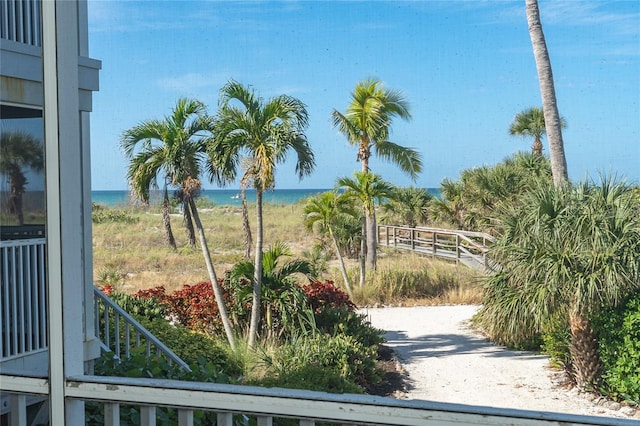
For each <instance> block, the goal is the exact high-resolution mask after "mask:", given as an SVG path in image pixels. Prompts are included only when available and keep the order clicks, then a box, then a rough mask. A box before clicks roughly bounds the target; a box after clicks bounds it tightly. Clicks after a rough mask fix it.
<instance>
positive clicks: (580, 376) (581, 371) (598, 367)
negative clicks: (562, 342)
mask: <svg viewBox="0 0 640 426" xmlns="http://www.w3.org/2000/svg"><path fill="white" fill-rule="evenodd" d="M569 326H570V327H571V345H570V346H569V351H570V353H571V360H572V361H571V363H572V367H573V368H572V372H573V376H574V379H575V381H576V385H577V386H578V387H579V388H580V389H585V390H597V389H598V386H599V384H600V377H601V375H602V362H601V361H600V351H599V348H598V339H597V337H596V334H595V333H594V331H593V328H592V327H591V321H590V320H589V319H588V318H587V317H586V316H584V315H580V314H572V315H570V316H569Z"/></svg>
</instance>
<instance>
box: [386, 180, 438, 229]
mask: <svg viewBox="0 0 640 426" xmlns="http://www.w3.org/2000/svg"><path fill="white" fill-rule="evenodd" d="M432 200H433V195H431V194H429V193H428V192H427V190H426V189H424V188H416V187H414V186H409V187H403V188H396V190H395V193H394V195H393V199H391V200H389V202H388V203H384V204H382V210H383V211H384V213H385V217H386V220H389V219H391V220H393V221H394V222H395V223H398V222H397V221H398V220H400V222H401V223H402V224H404V225H406V226H410V227H412V228H415V227H416V226H418V224H424V223H426V222H428V221H429V213H430V211H431V201H432Z"/></svg>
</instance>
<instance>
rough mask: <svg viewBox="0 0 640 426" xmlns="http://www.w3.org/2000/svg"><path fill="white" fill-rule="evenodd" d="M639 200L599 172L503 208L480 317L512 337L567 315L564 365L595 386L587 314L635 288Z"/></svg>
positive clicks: (639, 283) (639, 275)
mask: <svg viewBox="0 0 640 426" xmlns="http://www.w3.org/2000/svg"><path fill="white" fill-rule="evenodd" d="M639 206H640V199H639V198H638V196H637V194H634V192H633V190H632V189H631V188H630V187H628V186H626V185H625V184H623V183H621V182H615V181H613V180H612V179H609V178H604V179H603V180H602V182H600V184H599V185H595V184H592V183H581V184H579V185H577V186H575V187H554V186H550V185H548V184H547V185H541V186H540V187H539V188H537V189H535V190H533V191H531V192H529V193H528V194H527V195H526V196H525V197H524V198H523V199H522V202H521V203H518V204H513V205H512V206H511V207H508V208H505V209H504V210H503V213H502V214H501V215H500V217H499V223H500V228H501V235H500V237H499V238H498V241H497V243H496V244H495V246H494V248H493V250H492V253H491V254H492V257H493V260H494V261H495V262H496V263H497V264H499V265H500V269H499V270H498V271H496V272H495V273H494V274H492V275H491V276H490V277H489V279H488V281H487V282H486V285H485V291H486V295H487V297H485V300H484V301H483V308H482V311H481V314H480V322H481V323H482V324H483V325H485V326H487V328H488V329H489V330H488V331H489V332H490V334H492V335H498V336H500V335H502V336H506V337H507V338H513V339H516V340H517V339H523V338H527V337H528V336H531V335H533V334H534V333H535V332H539V331H540V330H541V328H542V325H543V324H544V323H545V322H546V321H549V320H550V319H551V318H552V317H553V315H554V314H557V313H560V314H564V315H566V316H567V317H568V318H567V323H568V324H569V326H570V333H571V338H570V340H571V341H570V354H571V365H570V369H571V371H572V373H573V375H574V378H575V380H576V383H577V384H578V385H579V386H580V387H581V388H590V389H593V388H597V386H598V384H599V379H600V373H601V371H602V367H601V362H600V358H599V353H598V343H597V338H596V336H595V334H594V331H593V328H592V326H591V318H593V316H594V314H596V313H597V312H598V311H599V310H600V309H601V308H603V307H610V306H615V305H616V304H618V302H620V301H621V300H623V298H624V297H625V296H627V295H629V294H630V293H631V292H633V291H638V289H640V258H638V255H637V253H639V252H640V217H639V216H638V208H639ZM512 341H514V340H512Z"/></svg>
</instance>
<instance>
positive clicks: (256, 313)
mask: <svg viewBox="0 0 640 426" xmlns="http://www.w3.org/2000/svg"><path fill="white" fill-rule="evenodd" d="M256 233H257V235H256V253H255V261H254V264H253V270H254V272H253V302H252V305H251V323H250V325H249V341H248V345H249V348H251V349H253V348H254V347H255V346H256V340H257V338H258V326H259V325H260V303H261V301H260V299H261V296H262V294H261V288H262V236H263V229H262V190H261V189H259V188H256Z"/></svg>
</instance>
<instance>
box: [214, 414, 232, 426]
mask: <svg viewBox="0 0 640 426" xmlns="http://www.w3.org/2000/svg"><path fill="white" fill-rule="evenodd" d="M216 426H233V414H232V413H218V414H217V415H216Z"/></svg>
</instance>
